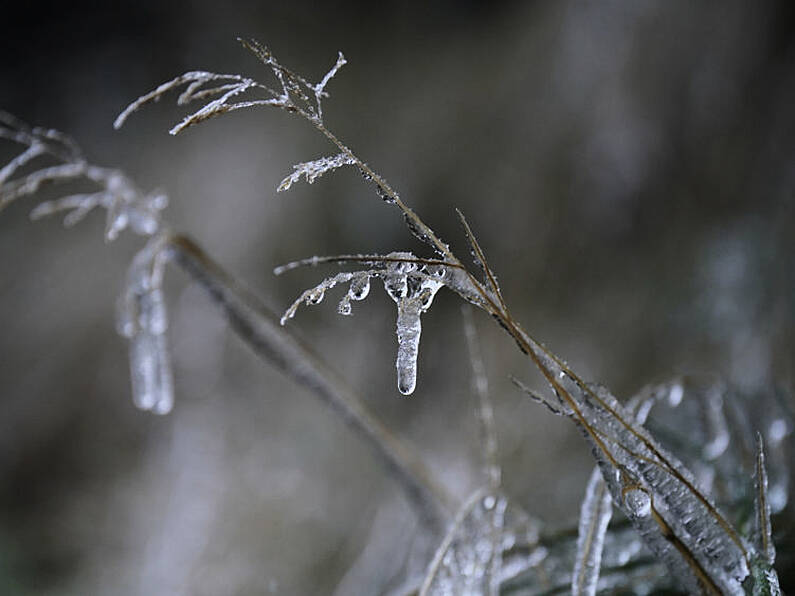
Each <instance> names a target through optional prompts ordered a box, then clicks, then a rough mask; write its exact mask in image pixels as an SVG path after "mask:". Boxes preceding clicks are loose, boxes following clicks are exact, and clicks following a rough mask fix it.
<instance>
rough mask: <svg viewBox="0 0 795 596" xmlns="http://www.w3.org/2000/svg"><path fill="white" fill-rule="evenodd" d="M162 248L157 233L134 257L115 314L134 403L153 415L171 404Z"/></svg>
mask: <svg viewBox="0 0 795 596" xmlns="http://www.w3.org/2000/svg"><path fill="white" fill-rule="evenodd" d="M164 247H165V237H164V236H157V237H155V238H153V239H152V240H151V241H150V242H149V243H148V244H147V245H146V246H145V247H144V248H143V249H142V250H141V252H139V253H138V254H137V255H136V257H135V258H134V259H133V262H132V265H130V269H129V271H128V273H127V287H126V288H125V290H124V293H123V294H122V296H121V298H120V300H119V309H118V316H117V327H118V330H119V333H120V334H121V335H123V336H125V337H127V338H128V339H129V341H130V377H131V381H132V393H133V402H134V403H135V405H136V406H137V407H138V408H141V409H142V410H150V411H152V412H154V413H156V414H167V413H168V412H170V411H171V408H172V407H173V405H174V381H173V374H172V371H171V358H170V355H169V351H168V347H167V345H166V335H165V334H166V329H167V328H168V318H167V314H166V307H165V302H164V299H163V290H162V281H163V267H164V265H165V255H164V252H163V249H164Z"/></svg>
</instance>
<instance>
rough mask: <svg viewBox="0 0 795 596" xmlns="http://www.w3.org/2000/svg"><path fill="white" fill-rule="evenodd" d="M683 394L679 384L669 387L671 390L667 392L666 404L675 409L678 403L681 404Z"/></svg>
mask: <svg viewBox="0 0 795 596" xmlns="http://www.w3.org/2000/svg"><path fill="white" fill-rule="evenodd" d="M684 394H685V390H684V388H683V387H682V385H680V384H679V383H676V384H674V385H672V386H671V390H670V391H669V392H668V404H669V405H670V406H671V407H672V408H675V407H676V406H678V405H679V404H680V403H682V397H683V396H684Z"/></svg>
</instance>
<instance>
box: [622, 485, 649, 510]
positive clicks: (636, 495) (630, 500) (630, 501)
mask: <svg viewBox="0 0 795 596" xmlns="http://www.w3.org/2000/svg"><path fill="white" fill-rule="evenodd" d="M624 505H626V507H627V509H629V512H630V514H631V515H632V516H634V517H646V516H647V515H649V514H650V513H651V497H650V496H649V493H647V492H646V491H644V490H642V489H639V488H631V489H629V490H628V491H627V492H626V493H624Z"/></svg>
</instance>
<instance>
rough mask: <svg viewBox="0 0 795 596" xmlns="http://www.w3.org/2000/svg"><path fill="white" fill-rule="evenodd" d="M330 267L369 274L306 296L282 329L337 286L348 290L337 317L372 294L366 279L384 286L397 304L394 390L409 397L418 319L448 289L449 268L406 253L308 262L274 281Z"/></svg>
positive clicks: (348, 276) (330, 281)
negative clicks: (350, 265)
mask: <svg viewBox="0 0 795 596" xmlns="http://www.w3.org/2000/svg"><path fill="white" fill-rule="evenodd" d="M330 261H337V262H342V261H355V262H359V263H364V264H367V265H369V266H370V267H371V268H370V269H366V270H361V271H354V272H342V273H338V274H337V275H334V276H332V277H328V278H326V279H324V280H323V281H322V282H321V283H320V284H318V285H317V286H315V287H313V288H310V289H308V290H306V291H304V292H303V293H302V294H301V295H300V296H299V297H298V299H297V300H296V301H295V302H293V304H292V305H291V306H290V308H288V309H287V311H286V312H285V313H284V315H283V316H282V320H281V322H282V325H284V324H285V323H286V322H287V320H288V319H291V318H293V317H294V316H295V313H296V311H297V310H298V307H299V306H300V305H301V304H302V303H303V304H307V305H313V304H319V303H320V302H321V301H322V300H323V298H324V296H325V294H326V292H327V291H328V290H330V289H331V288H333V287H334V286H336V285H337V284H345V283H348V284H350V286H349V289H348V292H347V293H346V294H345V295H344V296H343V297H342V300H340V302H339V305H338V307H337V310H338V312H339V313H340V314H342V315H350V314H351V300H364V298H366V297H367V294H368V293H369V291H370V279H371V278H373V277H377V278H380V279H381V280H382V281H383V282H384V289H385V290H386V293H387V294H389V297H390V298H392V300H394V301H395V304H396V305H397V311H398V312H397V329H396V331H397V338H398V354H397V362H396V368H397V382H398V389H399V390H400V392H401V393H402V394H404V395H410V394H411V393H413V392H414V388H415V387H416V384H417V355H418V352H419V345H420V334H421V333H422V324H421V322H420V317H421V315H422V313H424V312H425V311H427V310H428V309H429V308H430V307H431V303H432V302H433V298H434V296H436V292H438V291H439V290H440V289H441V287H442V286H443V285H449V284H448V283H447V282H448V280H447V277H448V275H447V271H448V268H447V266H446V265H445V263H443V262H441V261H428V260H422V259H418V258H417V257H415V256H414V255H413V254H412V253H410V252H393V253H389V254H388V255H385V256H380V255H358V256H345V257H322V258H314V259H307V260H306V261H297V262H295V263H290V264H288V265H284V266H283V267H278V268H277V269H276V270H275V273H276V274H277V275H278V274H280V273H283V272H284V271H288V270H290V269H294V268H295V267H298V266H301V265H317V264H319V263H321V262H330ZM450 277H452V276H450Z"/></svg>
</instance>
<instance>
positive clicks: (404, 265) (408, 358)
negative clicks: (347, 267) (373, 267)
mask: <svg viewBox="0 0 795 596" xmlns="http://www.w3.org/2000/svg"><path fill="white" fill-rule="evenodd" d="M389 256H390V257H391V258H396V259H398V258H406V259H409V258H412V259H413V258H414V256H413V255H412V254H411V253H391V254H390V255H389ZM383 279H384V288H385V289H386V292H387V294H389V296H390V297H391V298H392V300H394V301H395V303H396V304H397V307H398V314H397V326H396V332H397V339H398V353H397V361H396V363H395V366H396V368H397V384H398V390H399V391H400V392H401V393H402V394H403V395H411V394H412V393H413V392H414V388H415V387H416V386H417V356H418V354H419V346H420V335H421V333H422V323H421V322H420V316H421V315H422V313H424V312H425V311H426V310H428V309H429V308H430V306H431V303H432V302H433V298H434V296H435V295H436V292H438V291H439V289H440V288H441V287H442V285H443V284H442V282H441V281H439V280H438V278H437V277H436V276H434V272H432V271H428V268H422V269H418V267H417V265H416V264H415V263H411V262H396V263H392V264H391V265H390V266H389V268H388V269H387V271H386V272H385V273H384V275H383Z"/></svg>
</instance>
